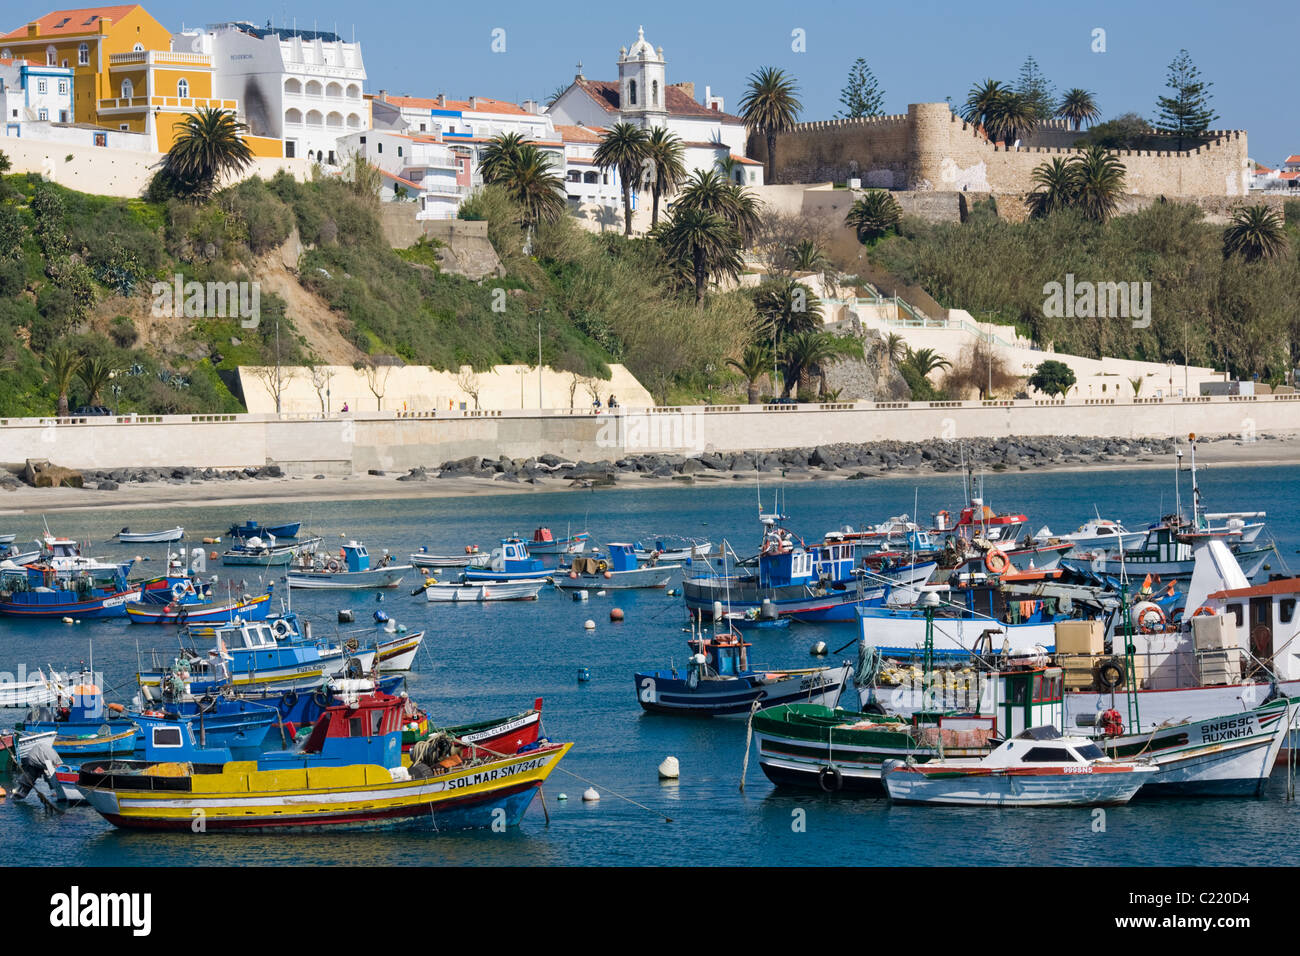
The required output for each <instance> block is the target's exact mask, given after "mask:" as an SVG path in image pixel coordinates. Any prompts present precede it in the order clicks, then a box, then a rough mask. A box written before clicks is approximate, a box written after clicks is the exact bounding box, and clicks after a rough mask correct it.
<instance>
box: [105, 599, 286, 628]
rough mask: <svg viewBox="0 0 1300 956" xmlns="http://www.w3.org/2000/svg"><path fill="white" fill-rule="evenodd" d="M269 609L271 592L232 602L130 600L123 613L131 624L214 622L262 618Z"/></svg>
mask: <svg viewBox="0 0 1300 956" xmlns="http://www.w3.org/2000/svg"><path fill="white" fill-rule="evenodd" d="M270 611H271V596H270V595H269V594H263V595H260V596H259V597H255V598H253V599H252V600H250V601H237V602H235V603H232V604H180V605H170V604H167V605H161V604H158V605H155V604H144V603H141V604H132V605H129V606H128V607H127V609H126V616H127V617H128V618H130V620H131V623H132V624H217V623H229V622H231V621H233V620H234V619H235V618H239V619H240V620H242V621H265V620H266V616H267V614H269V613H270Z"/></svg>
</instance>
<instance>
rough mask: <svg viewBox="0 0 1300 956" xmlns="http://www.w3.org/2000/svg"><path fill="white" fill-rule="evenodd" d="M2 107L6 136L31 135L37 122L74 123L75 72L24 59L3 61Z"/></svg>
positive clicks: (0, 69) (0, 72)
mask: <svg viewBox="0 0 1300 956" xmlns="http://www.w3.org/2000/svg"><path fill="white" fill-rule="evenodd" d="M0 108H2V109H3V110H4V124H3V128H4V134H5V135H6V136H22V135H24V127H26V128H27V130H28V132H27V133H26V135H31V129H32V127H31V125H30V124H33V123H71V122H72V121H73V115H74V114H73V111H72V69H71V68H70V67H62V66H42V65H40V64H37V63H31V62H29V61H27V60H23V59H7V60H0Z"/></svg>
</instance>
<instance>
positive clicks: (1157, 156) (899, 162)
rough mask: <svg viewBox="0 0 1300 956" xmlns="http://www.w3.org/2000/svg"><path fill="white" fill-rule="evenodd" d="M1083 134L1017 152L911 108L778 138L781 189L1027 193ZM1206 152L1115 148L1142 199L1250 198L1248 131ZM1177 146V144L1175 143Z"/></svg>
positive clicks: (755, 152)
mask: <svg viewBox="0 0 1300 956" xmlns="http://www.w3.org/2000/svg"><path fill="white" fill-rule="evenodd" d="M1077 135H1078V134H1076V133H1074V132H1073V131H1072V130H1070V129H1069V128H1068V125H1067V124H1066V123H1065V122H1064V121H1059V120H1050V121H1047V122H1046V123H1044V124H1043V125H1042V126H1041V127H1040V128H1039V129H1038V130H1037V131H1035V132H1034V133H1033V134H1031V135H1030V136H1028V137H1026V139H1025V144H1026V145H1023V146H1021V147H1019V148H1014V147H1011V148H1008V147H1003V146H998V145H996V144H994V143H991V142H990V141H989V139H988V137H987V136H986V135H985V134H984V131H983V129H982V128H980V127H976V126H972V125H971V124H970V123H967V122H965V121H964V120H962V119H961V118H960V117H958V116H957V115H956V114H954V113H953V112H952V110H951V109H950V108H949V106H948V104H947V103H913V104H911V105H910V106H908V108H907V113H906V114H898V115H893V116H873V117H867V118H862V119H841V120H825V121H818V122H811V123H799V124H797V125H796V126H795V127H794V128H793V129H791V130H790V131H789V132H786V133H781V134H779V135H778V136H777V138H776V174H775V176H774V177H773V181H774V182H777V183H793V182H803V183H808V182H822V181H826V180H831V181H836V182H843V181H845V180H848V179H854V178H857V179H861V180H862V185H863V186H877V187H883V188H888V189H912V190H936V191H950V192H962V191H969V192H993V193H1009V194H1015V195H1022V194H1024V193H1027V192H1029V191H1031V190H1032V189H1033V173H1034V170H1035V169H1036V168H1037V167H1038V166H1040V165H1042V164H1043V163H1045V162H1049V161H1050V160H1051V159H1052V158H1053V157H1055V156H1069V155H1072V154H1074V153H1076V152H1077V151H1076V150H1074V149H1073V148H1071V147H1070V146H1068V145H1067V144H1068V143H1069V142H1070V141H1071V140H1072V139H1073V138H1074V137H1075V136H1077ZM1208 135H1209V136H1210V137H1211V138H1210V140H1209V142H1208V143H1206V145H1204V146H1200V147H1197V148H1194V149H1188V150H1182V151H1177V150H1172V149H1170V150H1158V151H1157V150H1117V151H1116V153H1115V155H1116V156H1118V157H1119V159H1120V161H1121V162H1122V163H1123V164H1124V166H1125V169H1126V171H1127V173H1126V189H1127V191H1128V192H1129V193H1131V194H1133V195H1140V196H1167V197H1171V198H1172V197H1193V196H1242V197H1244V196H1245V195H1246V193H1247V189H1248V186H1249V175H1250V164H1249V162H1248V160H1247V157H1246V133H1245V132H1244V131H1242V130H1215V131H1211V132H1210V133H1209V134H1208ZM1171 144H1172V140H1171ZM750 155H751V156H752V157H754V158H755V159H759V160H763V161H766V159H767V147H766V143H765V141H764V140H763V139H762V138H761V137H758V136H755V137H751V139H750Z"/></svg>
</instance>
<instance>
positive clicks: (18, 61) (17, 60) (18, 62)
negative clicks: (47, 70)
mask: <svg viewBox="0 0 1300 956" xmlns="http://www.w3.org/2000/svg"><path fill="white" fill-rule="evenodd" d="M44 65H45V64H44V63H38V62H37V61H36V60H24V59H23V58H22V57H19V56H16V57H14V58H13V59H10V60H6V59H4V58H3V57H0V66H44ZM59 69H63V67H59ZM69 69H71V67H69Z"/></svg>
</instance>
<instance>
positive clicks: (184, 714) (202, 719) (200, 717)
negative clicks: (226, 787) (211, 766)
mask: <svg viewBox="0 0 1300 956" xmlns="http://www.w3.org/2000/svg"><path fill="white" fill-rule="evenodd" d="M192 703H193V706H192V707H185V706H183V705H182V704H181V703H180V702H175V701H174V702H172V703H171V704H170V705H166V704H165V705H164V707H167V708H168V709H164V710H140V711H128V713H127V718H128V719H129V720H131V721H132V722H134V723H135V725H136V726H137V727H138V728H139V729H138V730H137V731H136V747H137V748H140V747H143V746H144V745H145V742H146V740H150V739H153V737H154V732H155V731H156V730H159V729H164V730H165V729H167V728H173V729H174V728H178V727H180V728H186V729H187V731H188V729H189V728H191V727H192V729H193V735H194V736H195V737H196V738H197V739H198V741H199V742H200V743H201V744H202V745H203V746H204V747H223V748H227V749H230V750H261V749H262V744H263V742H264V741H265V740H266V736H267V734H268V733H269V732H270V730H271V725H272V724H274V723H276V722H278V721H279V720H280V713H279V711H278V710H277V709H276V708H275V707H272V706H269V705H267V704H262V703H258V702H255V701H249V700H239V699H238V698H237V697H224V696H219V697H209V699H208V700H207V701H203V700H202V698H200V700H197V701H193V702H192Z"/></svg>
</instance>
